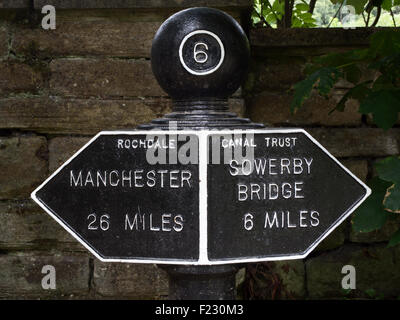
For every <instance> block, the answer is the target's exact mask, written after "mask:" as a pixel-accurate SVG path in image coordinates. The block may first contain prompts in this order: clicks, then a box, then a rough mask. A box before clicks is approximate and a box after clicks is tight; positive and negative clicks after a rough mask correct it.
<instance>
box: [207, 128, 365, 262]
mask: <svg viewBox="0 0 400 320" xmlns="http://www.w3.org/2000/svg"><path fill="white" fill-rule="evenodd" d="M209 145H210V148H212V149H213V150H215V151H219V153H220V155H221V156H220V159H221V162H222V159H224V163H225V164H217V163H216V162H217V161H215V160H216V159H217V158H218V157H216V158H215V159H214V164H213V161H212V160H211V161H210V164H209V165H208V170H207V171H208V172H207V174H208V208H209V214H208V255H209V259H210V261H219V260H222V261H223V260H235V259H238V260H240V261H259V260H260V261H261V260H262V261H265V260H280V259H290V258H292V259H294V258H303V257H305V256H306V255H307V254H308V253H309V252H311V251H312V250H313V249H314V248H315V247H316V245H317V244H318V243H320V242H321V241H322V239H323V238H325V237H326V236H327V235H328V234H329V233H330V232H331V231H332V230H333V229H335V227H336V226H338V225H339V224H340V223H341V222H342V221H343V220H344V219H345V218H346V217H348V216H349V214H350V213H351V212H352V211H353V210H354V209H355V208H356V207H357V206H358V205H359V204H360V203H361V202H362V201H363V200H364V199H365V198H366V197H367V196H368V195H369V193H370V191H369V189H368V187H366V186H365V185H364V184H363V183H362V182H361V181H360V180H359V179H357V178H356V177H355V176H354V175H353V174H352V173H351V172H350V171H348V170H347V169H346V168H345V167H343V166H342V165H341V164H340V163H339V162H338V161H337V160H336V159H335V158H333V156H331V155H330V154H329V153H328V152H327V151H326V150H325V149H324V148H323V147H322V146H321V145H319V143H318V142H317V141H316V140H314V139H313V138H312V137H311V136H310V135H309V134H308V133H307V132H305V131H303V130H291V129H289V130H275V131H274V130H268V131H264V132H262V133H260V132H258V133H247V134H236V135H230V134H228V135H227V136H226V137H224V136H221V135H220V134H214V135H212V136H210V137H209ZM216 146H218V148H216ZM246 148H247V152H246ZM218 149H219V150H218ZM235 149H238V151H240V152H237V154H238V155H237V156H236V159H235V156H234V153H235ZM211 156H212V155H210V157H211ZM241 156H242V160H241V158H240V157H241ZM214 157H215V156H214ZM224 157H225V158H224ZM227 158H228V159H227Z"/></svg>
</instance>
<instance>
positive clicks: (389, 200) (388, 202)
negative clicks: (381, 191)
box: [383, 183, 400, 212]
mask: <svg viewBox="0 0 400 320" xmlns="http://www.w3.org/2000/svg"><path fill="white" fill-rule="evenodd" d="M383 206H384V207H385V209H387V210H388V211H389V212H399V210H400V185H399V183H395V184H394V185H393V186H391V187H390V188H388V189H387V193H386V196H385V199H384V200H383Z"/></svg>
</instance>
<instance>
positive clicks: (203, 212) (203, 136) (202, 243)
mask: <svg viewBox="0 0 400 320" xmlns="http://www.w3.org/2000/svg"><path fill="white" fill-rule="evenodd" d="M246 133H247V134H249V133H250V134H260V133H264V134H273V133H304V134H305V135H306V136H307V137H308V138H309V139H310V140H311V141H312V142H313V143H315V144H316V145H317V146H318V147H319V148H320V149H322V150H323V151H324V152H325V153H326V154H327V155H328V156H329V157H330V158H331V159H332V160H333V161H334V162H335V163H337V164H338V165H339V166H340V167H341V168H342V169H343V170H344V171H345V172H347V173H348V174H349V175H350V176H351V177H353V179H354V180H356V181H357V182H358V183H359V184H360V185H361V186H362V187H364V188H365V190H366V194H365V196H364V197H363V198H362V199H361V200H360V201H359V202H358V203H357V204H355V205H354V206H353V207H352V208H351V209H350V210H349V211H348V212H346V213H345V214H344V215H343V216H342V218H341V219H339V220H338V221H337V222H336V223H335V224H334V225H333V226H331V227H330V229H328V230H327V231H326V232H325V233H324V234H323V235H322V236H321V237H320V238H319V239H317V240H316V241H315V242H314V243H313V244H312V245H311V246H310V247H309V248H308V249H307V250H306V251H305V252H304V253H302V254H298V255H281V256H262V257H251V258H238V259H223V260H218V261H210V260H209V259H208V246H207V241H208V238H207V231H208V230H207V163H208V154H207V152H206V151H207V148H208V145H207V144H208V137H209V136H210V135H211V134H246ZM123 134H125V135H143V134H145V135H157V134H159V135H167V134H168V135H170V134H172V135H177V134H186V135H188V134H192V135H196V136H198V138H199V180H200V185H199V236H200V238H199V260H198V261H193V260H184V259H181V260H177V259H166V258H164V259H162V260H161V259H145V258H142V259H140V258H138V259H118V258H103V257H102V256H100V255H99V254H98V253H97V252H96V251H95V250H94V249H93V248H92V247H91V246H90V245H89V244H88V243H87V242H86V241H85V240H84V239H82V238H81V237H80V236H78V235H77V234H76V233H75V232H74V231H73V230H72V229H71V228H70V227H69V226H68V225H67V224H65V223H64V222H63V221H62V220H61V219H59V218H58V217H57V216H56V215H55V213H54V212H53V211H52V210H51V208H49V207H47V206H46V205H45V204H44V203H43V202H41V200H40V199H38V198H37V196H36V193H37V192H38V191H39V190H40V189H42V188H43V186H44V185H46V184H47V183H48V182H49V181H50V180H51V179H52V178H53V177H54V176H56V175H57V174H58V173H59V172H60V171H61V170H62V169H63V168H64V167H65V166H67V165H68V164H69V163H70V162H71V161H72V160H73V159H75V158H76V157H77V156H78V155H79V154H80V153H81V152H83V151H84V150H85V149H86V148H87V147H88V146H89V145H90V144H92V143H93V142H94V141H95V140H96V139H97V138H98V137H99V136H102V135H123ZM370 194H371V190H370V188H369V187H368V186H366V185H365V184H364V183H363V182H362V181H361V180H360V179H359V178H357V177H356V176H355V175H354V174H353V173H352V172H351V171H350V170H349V169H347V168H346V167H345V166H343V164H341V163H340V162H339V161H338V160H337V159H336V158H335V157H333V156H332V155H331V154H330V153H329V152H328V151H327V150H326V149H325V148H324V147H323V146H322V145H321V144H320V143H319V142H318V141H317V140H315V139H314V138H313V137H312V136H311V135H310V134H309V133H308V132H307V131H305V130H303V129H263V130H205V131H194V130H180V131H179V130H171V131H163V130H148V131H133V130H132V131H102V132H99V133H98V134H97V135H95V136H94V137H93V138H92V139H90V141H89V142H87V143H86V144H85V145H84V146H83V147H82V148H80V149H79V151H77V152H76V153H75V154H74V155H73V156H72V157H71V158H69V159H68V160H67V161H66V162H65V163H64V164H63V165H62V166H61V167H59V168H58V169H57V170H56V171H55V172H54V173H53V174H52V175H51V176H50V177H48V178H47V179H46V180H45V181H44V182H43V183H42V184H41V185H40V186H39V187H37V188H36V189H35V190H34V191H33V192H32V193H31V197H32V199H33V200H34V201H35V202H36V203H37V204H38V205H39V206H40V207H41V208H42V209H43V210H44V211H46V212H47V213H48V214H49V215H50V216H51V217H52V218H53V219H54V220H56V221H57V222H58V223H59V224H60V225H61V226H62V227H63V228H64V229H65V230H67V231H68V232H69V233H70V234H71V235H72V236H73V237H74V238H75V239H76V240H78V241H79V242H80V243H81V244H82V245H83V246H84V247H85V248H86V249H88V250H89V251H90V252H91V253H92V254H93V255H94V256H95V257H96V258H97V259H99V260H100V261H102V262H123V263H157V264H180V265H221V264H229V263H247V262H260V261H280V260H293V259H303V258H305V257H306V256H307V255H308V254H309V253H310V252H311V251H313V250H314V248H315V247H316V246H317V245H318V244H319V243H320V242H321V241H323V240H324V239H325V238H326V237H327V236H328V235H329V234H330V233H331V232H332V231H333V230H335V229H336V227H338V226H339V225H340V224H341V223H342V222H343V221H344V220H345V219H346V218H347V217H348V216H349V215H350V214H351V213H352V212H353V211H354V210H356V209H357V208H358V207H359V206H360V205H361V203H362V202H363V201H364V200H365V199H366V198H367V197H368V196H369V195H370Z"/></svg>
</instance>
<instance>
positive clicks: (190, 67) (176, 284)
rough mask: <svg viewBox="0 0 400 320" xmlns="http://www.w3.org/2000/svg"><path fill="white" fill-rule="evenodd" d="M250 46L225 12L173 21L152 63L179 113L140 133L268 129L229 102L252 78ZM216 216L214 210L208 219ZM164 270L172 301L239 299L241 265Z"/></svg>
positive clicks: (187, 14)
mask: <svg viewBox="0 0 400 320" xmlns="http://www.w3.org/2000/svg"><path fill="white" fill-rule="evenodd" d="M249 47H250V46H249V42H248V39H247V37H246V34H245V33H244V31H243V29H242V28H241V27H240V25H239V24H238V23H237V22H236V20H234V19H233V18H232V17H230V16H229V15H227V14H225V13H224V12H222V11H219V10H215V9H210V8H193V9H187V10H183V11H181V12H178V13H177V14H175V15H173V16H171V17H170V18H169V19H168V20H166V21H165V22H164V23H163V25H162V26H161V27H160V29H159V30H158V32H157V33H156V35H155V37H154V40H153V45H152V52H151V62H152V69H153V73H154V75H155V76H156V79H157V80H158V82H159V84H160V86H161V87H162V88H163V89H164V90H165V91H166V92H167V93H168V94H169V96H170V97H171V98H172V99H173V112H172V113H171V114H168V115H166V116H165V117H164V118H162V119H156V120H154V121H152V122H151V123H150V124H147V125H142V126H140V127H139V128H140V129H163V130H167V129H171V128H172V129H173V128H176V129H178V130H217V129H231V130H232V129H236V130H239V129H241V130H246V129H256V128H263V127H264V126H263V125H262V124H256V123H253V122H251V121H250V120H249V119H243V118H239V117H237V116H236V114H234V113H231V112H229V108H228V98H229V97H230V96H231V95H232V94H233V93H235V91H236V90H237V89H238V88H239V87H240V85H241V84H242V83H243V81H244V78H245V76H246V72H247V69H248V63H249V58H250V49H249ZM202 152H205V150H204V151H202V150H201V149H200V151H199V155H200V156H202V155H204V154H202ZM206 158H207V157H206ZM206 161H207V159H206ZM199 163H200V166H201V165H202V163H201V161H199ZM219 183H221V184H223V183H224V182H223V181H220V182H219ZM220 196H221V197H223V195H222V194H221V195H220ZM200 201H204V202H206V201H207V199H201V200H200ZM212 214H213V212H212V210H208V215H212ZM200 232H201V231H200ZM204 232H207V230H204ZM201 236H202V235H201V234H200V241H201ZM232 236H234V235H232ZM162 268H163V269H164V270H166V271H167V272H168V274H169V278H170V289H169V290H170V298H171V299H234V298H235V294H236V290H235V275H236V272H237V270H238V267H237V265H236V264H223V265H215V266H206V265H205V266H184V265H163V266H162Z"/></svg>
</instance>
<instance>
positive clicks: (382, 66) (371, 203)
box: [291, 29, 400, 246]
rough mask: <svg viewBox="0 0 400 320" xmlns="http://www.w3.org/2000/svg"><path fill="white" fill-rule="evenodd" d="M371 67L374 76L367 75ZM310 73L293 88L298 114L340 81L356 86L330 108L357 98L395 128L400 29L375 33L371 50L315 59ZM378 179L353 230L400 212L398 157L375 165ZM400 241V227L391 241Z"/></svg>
mask: <svg viewBox="0 0 400 320" xmlns="http://www.w3.org/2000/svg"><path fill="white" fill-rule="evenodd" d="M365 68H367V69H368V70H369V71H370V72H371V73H372V74H374V75H375V76H374V77H373V78H372V79H363V77H362V70H363V69H365ZM306 73H307V74H308V75H307V77H306V78H305V79H304V80H303V81H300V82H299V83H297V84H296V85H295V86H294V96H293V100H292V103H291V110H292V112H296V110H297V109H298V108H300V107H301V106H302V105H303V103H304V101H305V100H306V99H307V98H308V97H309V96H310V94H311V92H312V91H315V92H316V93H318V94H319V95H321V96H324V97H328V95H329V94H330V92H331V91H332V90H333V88H334V86H335V84H336V83H337V82H338V81H339V80H346V81H348V82H350V83H351V84H353V86H352V87H351V88H350V89H348V91H347V92H346V93H345V94H344V96H343V97H342V99H341V100H340V101H339V102H338V103H337V105H336V106H335V108H334V109H333V110H332V111H331V112H334V111H336V112H338V111H339V112H343V111H344V110H345V108H346V102H347V101H348V100H350V99H355V100H357V101H358V102H359V112H360V113H362V114H364V115H367V116H371V117H372V121H373V122H374V123H375V124H376V125H377V126H378V127H380V128H382V129H384V130H387V129H389V128H391V127H392V126H393V125H394V124H395V123H396V121H397V119H398V113H399V111H400V30H393V29H390V30H381V31H378V32H376V33H374V34H373V35H372V36H371V39H370V45H369V47H368V48H367V49H356V50H350V51H348V52H344V53H343V52H342V53H332V54H328V55H325V56H321V57H317V58H315V59H314V61H313V63H312V64H311V65H309V66H307V68H306ZM375 168H376V172H377V174H378V176H377V177H375V178H373V179H371V181H369V185H370V187H371V189H372V190H373V193H372V195H371V196H370V197H369V198H368V199H367V200H366V201H365V202H364V203H363V204H362V205H361V206H360V208H359V209H358V210H357V212H356V214H355V217H354V221H353V222H354V224H353V228H354V229H355V230H356V231H360V232H370V231H372V230H376V229H379V228H381V227H382V226H383V225H384V224H385V223H386V221H387V220H388V219H391V218H393V217H395V216H397V215H399V214H400V158H399V157H388V158H386V159H384V160H382V161H380V162H378V163H377V164H376V165H375ZM398 243H400V230H399V231H397V232H396V233H395V234H394V235H393V236H392V238H391V240H390V242H389V245H390V246H393V245H396V244H398Z"/></svg>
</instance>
